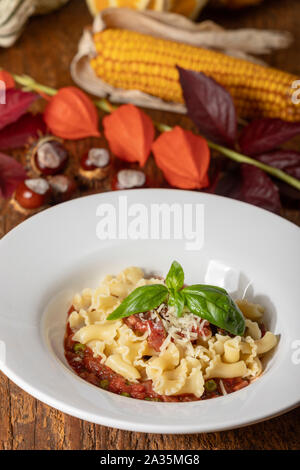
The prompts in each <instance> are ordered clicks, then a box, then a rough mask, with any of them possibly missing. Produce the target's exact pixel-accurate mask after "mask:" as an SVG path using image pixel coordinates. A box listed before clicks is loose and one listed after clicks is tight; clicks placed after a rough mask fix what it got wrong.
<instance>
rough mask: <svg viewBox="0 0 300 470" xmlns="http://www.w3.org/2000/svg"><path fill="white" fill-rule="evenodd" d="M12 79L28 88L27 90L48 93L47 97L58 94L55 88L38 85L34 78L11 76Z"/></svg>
mask: <svg viewBox="0 0 300 470" xmlns="http://www.w3.org/2000/svg"><path fill="white" fill-rule="evenodd" d="M11 75H12V77H13V78H14V80H15V82H16V83H18V84H19V85H22V87H26V88H27V89H31V90H32V91H37V92H39V91H40V92H42V93H46V95H49V96H54V95H56V93H57V90H55V88H50V87H48V86H45V85H41V84H40V83H37V82H36V81H35V80H33V78H31V77H28V75H15V74H11Z"/></svg>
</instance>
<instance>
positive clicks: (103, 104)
mask: <svg viewBox="0 0 300 470" xmlns="http://www.w3.org/2000/svg"><path fill="white" fill-rule="evenodd" d="M12 76H13V78H14V80H15V82H16V83H18V84H19V85H22V86H23V87H26V88H27V89H31V90H33V91H37V92H42V93H46V94H47V95H50V96H54V95H55V94H56V93H57V90H56V89H55V88H50V87H47V86H45V85H41V84H40V83H37V82H36V81H35V80H33V79H32V78H31V77H28V76H27V75H15V74H12ZM94 103H95V106H97V108H99V109H101V110H102V111H105V112H106V113H111V112H112V111H114V110H115V109H117V108H118V106H116V105H112V104H111V103H110V102H109V101H108V100H107V99H106V98H101V99H100V100H97V101H95V102H94ZM154 125H155V127H156V128H157V130H158V131H159V132H168V131H171V130H172V127H170V126H168V125H167V124H163V123H161V122H154ZM207 144H208V146H209V147H210V148H211V149H213V150H217V151H218V152H220V153H221V154H222V155H224V156H225V157H228V158H230V159H231V160H234V161H236V162H239V163H247V164H248V165H253V166H256V167H257V168H260V169H261V170H263V171H265V172H266V173H269V174H270V175H272V176H274V177H275V178H278V179H280V180H282V181H284V182H285V183H287V184H289V185H290V186H293V187H294V188H296V189H298V190H299V191H300V180H298V179H296V178H293V177H292V176H290V175H288V174H287V173H285V172H284V171H282V170H278V169H277V168H274V167H273V166H270V165H266V164H265V163H261V162H259V161H258V160H255V159H253V158H250V157H247V156H246V155H242V154H241V153H238V152H236V151H234V150H231V149H228V148H226V147H223V146H222V145H218V144H215V143H214V142H211V141H209V140H208V141H207Z"/></svg>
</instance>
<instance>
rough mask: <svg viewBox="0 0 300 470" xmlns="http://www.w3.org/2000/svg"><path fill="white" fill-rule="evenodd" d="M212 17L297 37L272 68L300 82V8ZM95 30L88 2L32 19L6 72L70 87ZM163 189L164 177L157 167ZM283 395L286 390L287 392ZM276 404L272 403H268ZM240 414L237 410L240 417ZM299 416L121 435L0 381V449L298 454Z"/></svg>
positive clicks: (291, 1)
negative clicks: (78, 55)
mask: <svg viewBox="0 0 300 470" xmlns="http://www.w3.org/2000/svg"><path fill="white" fill-rule="evenodd" d="M204 17H210V18H212V19H215V20H216V21H218V22H220V23H221V24H223V25H224V26H227V27H232V28H236V27H242V26H254V27H258V28H278V29H286V30H288V31H291V32H292V33H293V35H294V38H295V42H294V44H293V45H292V47H291V48H290V49H289V50H287V51H281V52H277V53H274V54H273V55H272V56H269V57H267V58H266V60H267V61H268V62H269V63H270V64H272V65H273V66H276V67H279V68H283V69H285V70H287V71H289V72H293V73H296V74H298V75H299V76H300V60H299V50H300V2H299V0H269V1H268V0H265V2H264V4H263V5H262V6H261V7H257V8H253V9H251V8H250V9H247V10H245V11H242V12H238V13H230V14H229V13H228V14H226V13H224V12H223V13H221V12H214V11H208V12H205V14H204ZM90 22H91V17H90V15H89V13H88V11H87V8H86V6H85V2H84V1H83V0H72V1H71V2H70V4H69V5H67V6H66V7H64V8H63V9H61V10H60V11H59V12H56V13H53V14H51V15H48V16H46V17H40V18H33V19H32V20H31V21H30V22H29V24H28V25H27V28H26V30H25V32H24V34H23V35H22V37H21V38H20V39H19V41H18V42H17V44H16V45H15V46H14V47H12V48H10V49H2V50H0V66H1V67H4V68H6V69H7V70H10V71H12V72H15V73H26V74H28V75H31V76H32V77H34V78H35V79H36V80H37V81H40V82H41V83H44V84H46V85H49V86H53V87H56V88H58V87H61V86H64V85H68V84H70V83H71V78H70V74H69V64H70V60H71V58H72V57H73V55H74V53H75V51H76V47H77V43H78V40H79V38H80V35H81V32H82V28H83V27H84V26H85V25H87V24H89V23H90ZM150 114H151V115H152V116H153V117H155V118H156V119H157V120H159V121H162V122H165V123H168V124H175V123H176V122H178V119H179V120H180V123H181V124H183V125H185V126H186V127H190V123H189V121H188V120H187V118H185V117H177V116H176V115H172V114H169V113H165V112H164V113H163V112H155V113H154V112H151V113H150ZM89 144H90V142H89V140H85V141H82V142H79V143H76V144H70V149H71V151H72V152H73V154H74V155H75V156H76V154H77V155H79V154H80V153H81V152H82V150H83V149H84V148H85V147H86V146H88V145H89ZM147 171H149V172H152V174H153V172H154V174H155V177H156V179H157V183H158V184H160V183H162V177H161V175H160V174H159V173H158V172H156V173H155V171H156V170H154V165H153V163H152V162H150V163H149V165H148V167H147ZM282 215H283V216H284V217H286V218H288V219H290V220H292V221H294V222H295V223H298V224H299V225H300V213H299V211H297V210H287V209H284V210H283V212H282ZM21 220H22V219H21V218H20V217H19V216H17V215H16V214H15V213H13V212H12V211H8V212H7V213H6V215H5V216H2V217H1V218H0V237H1V236H3V235H4V234H5V233H6V232H8V231H9V230H10V229H11V228H13V227H14V226H15V225H16V224H18V223H19V222H21ZM282 387H283V388H284V384H282ZM270 399H271V397H270ZM238 412H239V410H237V413H238ZM299 448H300V408H298V409H296V410H293V411H291V412H289V413H287V414H285V415H283V416H281V417H278V418H274V419H272V420H270V421H267V422H264V423H261V424H256V425H253V426H249V427H246V428H243V429H237V430H234V431H226V432H219V433H211V434H195V435H178V436H172V435H153V434H142V433H135V432H126V431H119V430H116V429H110V428H106V427H103V426H99V425H95V424H91V423H88V422H85V421H81V420H79V419H77V418H73V417H71V416H68V415H66V414H64V413H61V412H59V411H57V410H55V409H53V408H50V407H49V406H46V405H44V404H43V403H41V402H40V401H38V400H35V399H34V398H32V397H31V396H30V395H28V394H27V393H25V392H23V391H22V390H21V389H20V388H19V387H17V386H16V385H15V384H14V383H13V382H11V381H10V380H8V379H7V378H6V377H5V375H3V374H1V373H0V449H159V450H160V449H299Z"/></svg>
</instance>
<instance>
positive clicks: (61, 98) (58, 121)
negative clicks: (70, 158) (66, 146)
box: [44, 86, 100, 140]
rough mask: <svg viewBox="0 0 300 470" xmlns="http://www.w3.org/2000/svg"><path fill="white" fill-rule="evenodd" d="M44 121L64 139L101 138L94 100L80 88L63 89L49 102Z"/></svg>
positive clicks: (55, 133) (53, 131)
mask: <svg viewBox="0 0 300 470" xmlns="http://www.w3.org/2000/svg"><path fill="white" fill-rule="evenodd" d="M44 120H45V123H46V124H47V126H48V127H49V129H50V130H51V132H52V133H53V134H54V135H56V136H57V137H61V138H62V139H71V140H76V139H82V138H84V137H92V136H95V137H99V136H100V132H99V130H98V121H99V117H98V112H97V109H96V106H95V105H94V103H93V102H92V100H91V99H90V98H89V97H88V96H87V95H86V94H85V93H84V92H83V91H81V90H80V89H79V88H76V87H72V86H69V87H65V88H61V89H60V90H59V91H58V92H57V93H56V94H55V95H54V96H52V97H51V99H50V100H49V102H48V104H47V106H46V109H45V112H44Z"/></svg>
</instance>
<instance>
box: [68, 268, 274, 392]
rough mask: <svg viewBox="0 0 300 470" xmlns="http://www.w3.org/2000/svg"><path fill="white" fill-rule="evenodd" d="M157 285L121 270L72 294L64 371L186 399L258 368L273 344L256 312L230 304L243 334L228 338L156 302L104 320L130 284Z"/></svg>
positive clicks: (234, 384)
mask: <svg viewBox="0 0 300 470" xmlns="http://www.w3.org/2000/svg"><path fill="white" fill-rule="evenodd" d="M152 284H161V285H165V284H164V280H163V279H160V278H150V279H146V278H145V277H144V273H143V271H142V270H141V269H140V268H136V267H129V268H126V269H124V270H123V271H122V272H121V273H119V274H118V275H117V276H110V275H109V276H106V277H105V278H104V280H103V281H102V282H101V284H100V285H99V286H98V287H97V288H96V289H84V290H83V291H82V292H81V293H78V294H76V295H75V296H74V298H73V301H72V307H71V309H70V311H69V315H68V322H67V330H66V336H65V354H66V358H67V360H68V362H69V364H70V365H71V367H72V368H73V369H74V370H75V371H76V372H77V373H78V374H79V375H81V376H82V377H83V378H85V379H86V380H89V381H90V382H91V383H93V384H95V385H97V386H100V387H101V388H104V389H107V390H110V391H112V392H114V393H119V394H122V395H125V396H131V397H133V398H139V399H148V400H158V401H190V400H197V399H205V398H212V397H216V396H220V395H224V394H227V393H230V392H232V391H236V390H238V389H240V388H242V387H244V386H246V385H248V384H249V383H250V382H251V380H253V379H255V378H257V377H258V376H259V375H260V374H261V373H262V370H263V367H262V363H261V360H260V358H261V356H262V355H263V354H265V353H266V352H268V351H270V350H271V349H273V348H274V347H275V346H276V344H277V338H276V336H275V335H274V334H273V333H271V332H270V331H267V332H265V328H264V327H263V324H262V316H263V313H264V309H263V307H261V306H260V305H258V304H253V303H250V302H248V301H247V300H245V299H244V300H238V301H237V302H236V303H237V305H238V306H239V308H240V310H241V312H242V314H243V315H244V317H245V332H244V334H243V335H235V336H234V335H232V334H230V333H229V332H227V331H224V330H222V329H220V328H217V327H216V326H213V325H212V324H210V323H209V322H208V321H207V320H205V319H203V318H201V317H199V316H197V315H194V314H192V313H191V312H190V311H189V310H188V308H187V307H184V310H183V315H182V316H181V317H178V316H176V314H175V307H174V306H170V305H167V304H166V303H165V302H162V303H161V305H159V306H158V307H157V308H155V309H153V310H150V311H147V312H142V313H139V314H133V315H130V316H128V317H127V318H123V319H122V318H119V319H116V320H113V321H112V320H109V319H108V318H107V317H108V315H109V314H111V312H113V311H115V309H116V308H117V307H118V306H120V304H121V303H122V301H123V300H124V299H125V298H127V296H128V295H129V294H130V293H132V292H133V291H134V290H135V289H136V288H137V287H142V286H148V285H152Z"/></svg>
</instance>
